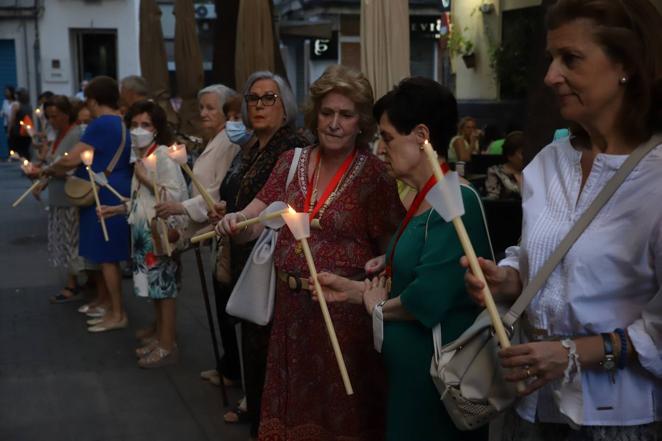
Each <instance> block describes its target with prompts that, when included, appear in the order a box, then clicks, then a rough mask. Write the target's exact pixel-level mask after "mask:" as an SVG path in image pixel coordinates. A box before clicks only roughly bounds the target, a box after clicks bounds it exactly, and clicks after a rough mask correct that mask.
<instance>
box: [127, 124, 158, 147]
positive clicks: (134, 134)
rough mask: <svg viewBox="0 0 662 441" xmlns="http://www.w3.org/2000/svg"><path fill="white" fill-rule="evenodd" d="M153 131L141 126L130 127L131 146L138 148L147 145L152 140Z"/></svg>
mask: <svg viewBox="0 0 662 441" xmlns="http://www.w3.org/2000/svg"><path fill="white" fill-rule="evenodd" d="M154 135H155V134H154V133H153V132H150V131H149V130H146V129H143V128H142V127H136V128H135V129H131V146H132V147H136V148H139V149H143V148H145V147H149V146H150V144H152V141H154Z"/></svg>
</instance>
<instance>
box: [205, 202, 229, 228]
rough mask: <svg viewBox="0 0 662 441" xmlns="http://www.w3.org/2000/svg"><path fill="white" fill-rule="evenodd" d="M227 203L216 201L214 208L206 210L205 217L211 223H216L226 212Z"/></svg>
mask: <svg viewBox="0 0 662 441" xmlns="http://www.w3.org/2000/svg"><path fill="white" fill-rule="evenodd" d="M226 208H227V204H226V202H225V201H220V202H216V203H215V204H214V209H213V210H211V211H209V212H207V219H208V220H209V223H210V224H211V225H216V224H217V223H219V222H220V221H221V219H223V216H225V214H226Z"/></svg>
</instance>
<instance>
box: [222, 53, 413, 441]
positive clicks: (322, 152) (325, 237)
mask: <svg viewBox="0 0 662 441" xmlns="http://www.w3.org/2000/svg"><path fill="white" fill-rule="evenodd" d="M256 86H259V87H264V86H268V83H267V84H260V82H255V83H254V84H253V87H252V90H251V92H250V94H248V95H247V96H246V105H247V107H248V111H249V113H251V114H253V115H255V116H260V115H261V114H263V109H264V108H265V107H267V106H269V103H272V104H274V103H276V102H278V101H279V100H280V98H279V92H278V91H275V90H273V89H271V90H272V91H271V92H269V89H268V88H266V90H265V89H262V90H256V89H255V87H256ZM271 87H273V86H271ZM274 95H276V96H274ZM372 105H373V95H372V87H371V85H370V83H369V82H368V80H367V78H366V77H365V76H364V75H363V74H361V73H359V72H357V71H354V70H352V69H349V68H347V67H344V66H339V65H333V66H329V67H328V68H327V69H326V70H325V71H324V74H322V76H321V77H320V78H319V79H318V80H317V81H315V83H313V84H312V85H311V88H310V95H309V102H308V104H307V106H306V111H305V115H304V118H305V121H306V125H307V127H308V128H309V129H310V130H311V131H313V132H314V133H315V134H316V135H317V138H318V142H317V143H316V144H315V145H312V146H310V147H306V148H304V149H302V151H301V152H300V153H301V155H300V157H299V159H298V161H297V162H296V163H295V164H294V167H295V169H294V170H295V171H296V172H295V173H294V177H293V179H292V181H291V182H290V184H289V185H286V182H287V176H288V174H289V170H290V168H291V167H292V162H293V161H294V158H295V157H294V153H295V152H294V151H292V150H288V151H286V152H285V153H283V154H281V156H280V158H279V159H278V162H277V163H276V165H275V167H274V168H273V171H272V172H271V175H270V176H269V179H268V180H267V181H266V183H265V184H264V186H263V187H262V189H261V190H259V192H257V194H256V195H255V197H254V199H253V200H252V201H249V203H247V204H245V205H243V206H237V208H239V207H242V208H241V210H240V211H237V212H233V213H230V214H228V215H226V216H225V217H224V218H223V220H222V221H221V222H220V223H219V224H218V226H217V227H216V228H217V230H218V231H222V232H223V234H227V235H230V236H233V239H234V240H236V241H237V242H245V241H250V240H253V239H255V238H257V236H258V235H259V234H260V232H261V229H260V228H259V227H257V228H251V227H249V228H247V229H245V230H241V229H237V228H236V223H237V222H238V221H239V220H242V219H244V217H253V216H256V215H258V214H259V213H260V212H261V211H262V210H263V209H264V208H265V207H266V206H268V205H269V204H270V203H272V202H274V201H284V202H286V203H288V204H290V205H291V206H292V207H294V208H296V209H297V211H300V212H307V213H309V214H310V216H309V217H310V219H311V221H312V220H313V219H314V220H315V224H317V223H318V222H319V228H313V229H311V237H310V238H309V242H310V247H311V250H312V253H313V255H314V256H315V263H316V264H317V267H318V268H319V269H323V270H326V271H335V272H338V273H340V274H342V275H344V276H347V277H351V278H355V279H363V277H364V273H363V265H364V264H365V262H366V261H367V260H369V259H371V258H372V257H374V256H376V255H379V254H382V253H383V252H384V250H385V249H386V242H387V240H388V237H389V236H390V235H391V233H392V232H393V231H394V230H395V227H396V225H397V223H398V222H399V220H400V219H401V217H402V214H403V209H402V204H401V203H400V200H399V198H398V195H397V191H396V185H395V181H394V180H393V179H391V178H390V177H389V176H387V175H386V173H385V169H384V164H383V163H382V162H381V161H380V160H379V159H378V158H377V157H376V156H374V155H373V154H372V153H371V152H370V150H369V148H368V143H369V142H370V141H371V140H372V138H373V136H374V134H375V123H374V118H373V116H372ZM271 117H272V118H273V120H274V121H279V119H278V115H273V116H271ZM280 120H282V115H281V119H280ZM263 122H264V118H257V117H256V118H255V119H254V121H253V123H252V127H253V129H254V130H255V131H256V135H257V136H258V139H259V138H260V135H259V133H257V131H258V128H259V127H260V126H261V125H262V124H263ZM244 179H245V178H244ZM286 187H287V188H286ZM253 191H254V190H253ZM274 265H275V268H276V270H277V274H278V275H277V277H278V280H277V282H276V283H277V287H276V300H275V306H274V316H273V322H272V328H271V335H270V338H269V340H268V357H267V362H266V377H265V381H264V391H263V396H264V399H263V400H262V413H261V421H260V430H259V439H261V440H284V439H288V440H291V441H299V440H301V441H303V440H310V439H329V440H330V439H351V440H380V439H382V438H383V418H384V414H383V410H384V409H383V405H384V403H383V400H384V397H383V392H384V390H383V387H382V383H381V381H382V380H383V370H382V369H381V367H380V363H379V358H378V356H377V354H376V353H374V352H372V351H370V346H371V338H370V334H369V329H370V321H369V320H368V317H366V316H365V314H364V313H363V311H362V310H361V309H362V308H361V307H359V306H357V305H342V304H338V305H331V306H330V308H329V312H330V314H331V317H332V319H333V323H334V325H335V328H336V332H337V334H338V340H339V342H340V346H341V347H342V349H343V355H344V357H345V360H346V362H347V368H348V371H349V376H350V378H351V379H352V382H353V386H354V389H355V392H356V395H355V396H353V397H348V396H347V395H346V393H345V390H344V387H343V385H342V381H341V377H340V374H339V372H338V366H337V364H336V360H335V358H334V355H333V351H332V350H331V345H330V343H329V339H328V335H327V331H326V328H325V327H324V321H323V319H322V315H321V313H320V310H319V306H318V305H316V304H314V303H313V302H312V301H311V299H310V296H309V295H306V294H304V293H302V292H301V290H302V289H304V290H305V289H306V287H308V274H307V270H306V268H307V267H306V263H305V259H304V256H303V252H302V251H301V249H300V248H299V247H297V246H296V241H295V240H294V237H293V236H292V233H291V232H290V231H289V229H283V230H281V232H280V234H279V236H278V242H277V244H276V248H275V252H274ZM263 345H264V346H263V347H265V348H266V345H267V342H266V341H264V343H263ZM245 353H246V352H244V354H245ZM262 362H264V361H262ZM367 373H369V374H367ZM366 374H367V375H366ZM256 385H257V384H254V385H253V386H254V387H255V386H256ZM284 397H286V399H284ZM311 397H314V399H311ZM248 405H249V408H250V406H251V405H254V404H253V403H251V396H250V394H249V395H248Z"/></svg>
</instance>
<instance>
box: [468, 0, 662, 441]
mask: <svg viewBox="0 0 662 441" xmlns="http://www.w3.org/2000/svg"><path fill="white" fill-rule="evenodd" d="M547 24H548V34H547V51H548V53H549V55H550V59H551V64H550V66H549V70H548V72H547V75H546V77H545V82H546V84H547V85H548V86H549V87H551V88H552V89H553V90H554V92H555V93H556V95H557V97H558V99H559V103H560V110H561V114H562V116H563V117H564V118H565V119H567V120H569V121H571V122H572V123H573V124H572V128H571V136H570V137H569V138H564V139H560V140H558V141H555V142H553V143H552V144H551V145H549V146H547V147H546V148H544V149H543V150H542V151H541V152H540V153H539V154H538V155H537V156H536V158H535V159H534V160H533V161H532V162H531V164H529V165H528V166H527V167H526V168H525V169H524V184H523V192H522V202H523V212H524V219H523V229H522V241H521V244H520V246H517V247H511V248H509V249H508V250H507V256H506V258H505V259H504V260H502V261H501V262H500V263H499V266H497V265H495V264H494V263H493V262H489V261H487V260H483V261H482V263H481V265H482V267H483V269H484V271H485V275H486V277H487V280H488V283H489V285H490V288H491V289H492V292H493V293H494V294H495V296H496V297H497V299H498V300H499V301H502V302H505V303H512V302H513V301H514V300H515V299H516V298H517V297H518V296H519V294H520V293H521V291H522V288H523V286H526V285H527V283H528V281H529V280H531V279H532V278H533V277H534V276H535V275H536V273H537V272H538V271H539V270H540V268H541V267H542V265H543V264H544V262H545V261H546V260H547V259H548V258H549V256H550V255H551V253H552V252H553V251H554V250H555V249H556V247H557V246H558V244H559V243H560V241H561V239H562V238H563V237H564V236H565V234H566V233H567V232H568V231H569V229H570V228H571V227H572V225H573V224H574V223H575V222H576V220H577V219H578V218H579V216H580V215H581V214H582V213H583V212H584V211H585V210H586V209H587V207H588V206H589V205H590V204H591V202H592V201H593V200H594V199H595V197H596V195H597V194H598V193H599V192H600V190H602V188H603V187H604V185H605V184H606V182H607V181H608V180H609V179H610V178H611V177H612V176H613V175H614V173H615V172H616V170H617V169H618V168H619V167H620V166H621V165H622V164H623V162H624V161H625V159H626V158H627V157H628V155H629V154H630V153H631V152H632V151H634V150H635V149H636V148H637V147H639V146H641V145H642V144H643V143H645V142H646V141H647V140H648V139H649V138H650V137H651V136H652V135H653V134H654V133H656V132H660V131H662V112H661V111H662V102H661V101H660V98H658V97H660V91H662V86H661V85H660V84H659V81H660V78H662V39H661V37H660V34H659V29H661V28H662V16H660V14H659V13H658V11H657V10H656V9H655V7H654V6H653V5H652V4H651V3H650V2H649V0H628V1H627V2H623V1H617V0H595V1H591V2H587V1H585V0H560V1H559V2H558V3H556V4H555V5H554V6H552V7H551V8H550V11H549V14H548V18H547ZM660 201H662V145H660V146H657V147H655V148H654V149H653V150H652V152H650V153H649V154H648V156H647V157H645V158H644V159H643V160H642V162H641V163H640V164H639V165H638V166H637V167H636V168H635V169H634V171H633V172H632V173H631V174H630V176H629V177H628V178H627V179H626V180H625V182H623V184H622V185H621V186H620V188H619V189H618V190H617V191H616V193H615V194H614V196H613V197H612V198H611V200H610V201H609V202H608V203H607V204H606V205H605V206H604V207H603V208H602V210H601V211H600V212H599V213H598V215H597V216H596V217H595V219H594V220H593V221H592V223H591V224H590V225H589V227H588V228H587V229H586V230H585V232H584V233H583V234H582V235H581V237H580V238H579V239H578V240H577V242H576V243H575V244H574V246H573V247H572V248H571V249H570V251H569V252H568V254H567V255H566V256H565V258H564V259H563V260H562V261H561V263H560V264H559V265H558V266H557V267H556V269H555V270H554V272H553V273H552V275H551V276H550V277H549V279H548V280H547V283H546V284H545V285H544V287H543V288H542V289H541V290H540V291H539V292H538V293H537V295H536V297H534V299H533V301H532V302H531V304H530V305H529V307H528V309H527V311H526V322H527V323H525V325H526V326H524V327H525V328H528V329H527V332H526V337H527V339H528V343H525V344H520V345H515V346H513V347H511V348H509V349H506V350H503V351H501V352H500V359H501V363H502V365H503V366H504V367H506V368H508V374H506V379H507V380H509V381H513V382H515V381H522V380H523V381H525V382H526V384H527V388H526V390H525V391H524V392H523V393H522V394H521V395H522V398H521V400H520V401H519V402H518V403H517V405H516V411H517V412H516V414H515V413H512V414H510V415H508V416H507V418H508V419H509V420H510V421H509V424H506V425H505V429H504V434H503V439H504V440H527V441H528V440H555V441H564V440H573V441H574V440H610V441H621V440H623V441H625V440H635V439H636V440H640V441H649V440H651V441H652V440H659V439H661V438H660V437H661V436H662V423H661V421H662V204H661V203H660ZM462 263H463V264H465V266H466V263H467V262H466V258H463V262H462ZM465 281H466V284H467V288H468V289H469V291H470V293H471V294H472V296H473V297H474V298H475V299H476V300H477V301H478V302H482V301H483V299H482V298H481V295H480V290H481V288H482V283H481V282H480V281H479V280H478V279H477V278H476V277H474V275H473V274H471V273H467V275H466V277H465ZM566 339H567V340H570V341H566ZM570 342H572V343H574V345H575V346H576V354H577V355H578V356H579V365H580V367H581V374H579V373H578V372H577V370H575V371H574V372H575V373H577V375H574V378H570V379H569V381H568V380H564V371H565V370H566V368H567V367H568V366H569V364H570V363H569V358H570V357H569V355H570V351H569V349H566V347H564V345H563V344H562V343H565V344H566V345H569V346H570V347H572V343H570ZM573 426H574V428H575V429H577V430H572V428H571V427H573Z"/></svg>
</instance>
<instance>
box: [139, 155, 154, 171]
mask: <svg viewBox="0 0 662 441" xmlns="http://www.w3.org/2000/svg"><path fill="white" fill-rule="evenodd" d="M142 161H143V164H144V165H145V168H146V169H147V171H149V172H150V173H156V155H155V154H154V153H152V154H151V155H149V156H146V157H144V158H143V159H142Z"/></svg>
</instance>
